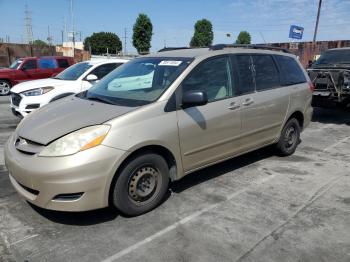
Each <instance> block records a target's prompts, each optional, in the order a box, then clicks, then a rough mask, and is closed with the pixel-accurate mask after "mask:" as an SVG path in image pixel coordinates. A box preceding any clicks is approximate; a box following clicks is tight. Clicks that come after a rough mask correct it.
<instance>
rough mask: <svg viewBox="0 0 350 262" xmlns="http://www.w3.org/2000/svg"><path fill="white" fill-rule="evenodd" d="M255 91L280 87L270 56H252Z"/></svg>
mask: <svg viewBox="0 0 350 262" xmlns="http://www.w3.org/2000/svg"><path fill="white" fill-rule="evenodd" d="M252 58H253V63H254V71H253V73H254V76H255V86H256V90H257V91H259V90H266V89H271V88H275V87H279V86H280V80H279V75H278V71H277V68H276V65H275V62H274V61H273V58H272V56H270V55H252Z"/></svg>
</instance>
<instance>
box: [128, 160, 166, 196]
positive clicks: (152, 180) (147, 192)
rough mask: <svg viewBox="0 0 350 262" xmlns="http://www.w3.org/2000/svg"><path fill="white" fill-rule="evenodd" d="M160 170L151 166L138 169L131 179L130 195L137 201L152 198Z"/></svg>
mask: <svg viewBox="0 0 350 262" xmlns="http://www.w3.org/2000/svg"><path fill="white" fill-rule="evenodd" d="M159 176H160V174H159V172H158V171H157V170H156V169H155V168H153V167H150V166H145V167H141V168H139V169H137V170H136V171H135V172H134V173H133V174H132V176H131V178H130V181H129V196H130V197H131V199H132V200H134V201H136V202H144V201H146V200H148V199H150V198H151V197H152V196H153V195H154V193H155V191H156V189H157V184H158V180H159Z"/></svg>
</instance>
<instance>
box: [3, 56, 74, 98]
mask: <svg viewBox="0 0 350 262" xmlns="http://www.w3.org/2000/svg"><path fill="white" fill-rule="evenodd" d="M73 64H74V60H73V58H72V57H65V56H43V57H26V58H20V59H17V60H16V61H14V62H13V63H12V64H11V65H10V67H9V68H1V69H0V95H3V96H4V95H8V94H9V93H10V90H11V88H12V87H13V86H14V85H17V84H18V83H21V82H24V81H28V80H36V79H43V78H48V77H51V76H52V75H54V74H58V73H60V72H62V71H63V70H64V69H66V68H67V67H70V66H71V65H73Z"/></svg>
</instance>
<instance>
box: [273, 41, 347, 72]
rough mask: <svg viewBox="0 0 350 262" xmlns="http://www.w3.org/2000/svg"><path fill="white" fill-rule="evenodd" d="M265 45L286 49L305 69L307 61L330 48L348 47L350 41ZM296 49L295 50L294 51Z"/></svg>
mask: <svg viewBox="0 0 350 262" xmlns="http://www.w3.org/2000/svg"><path fill="white" fill-rule="evenodd" d="M267 45H272V46H277V47H282V48H285V49H288V50H289V51H290V52H291V53H293V54H295V55H297V56H298V57H299V59H300V62H301V63H302V64H303V65H304V66H305V67H307V64H308V62H309V60H312V61H313V60H315V58H316V56H319V55H321V54H322V53H323V52H324V51H326V50H327V49H330V48H340V47H350V40H337V41H317V42H316V43H313V42H294V43H271V44H267ZM294 48H297V49H294Z"/></svg>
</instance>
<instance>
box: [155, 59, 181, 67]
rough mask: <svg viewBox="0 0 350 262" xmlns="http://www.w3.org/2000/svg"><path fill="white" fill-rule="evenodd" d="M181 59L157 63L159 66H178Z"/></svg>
mask: <svg viewBox="0 0 350 262" xmlns="http://www.w3.org/2000/svg"><path fill="white" fill-rule="evenodd" d="M181 63H182V61H170V60H168V61H162V62H160V63H159V64H158V65H159V66H179V65H181Z"/></svg>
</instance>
